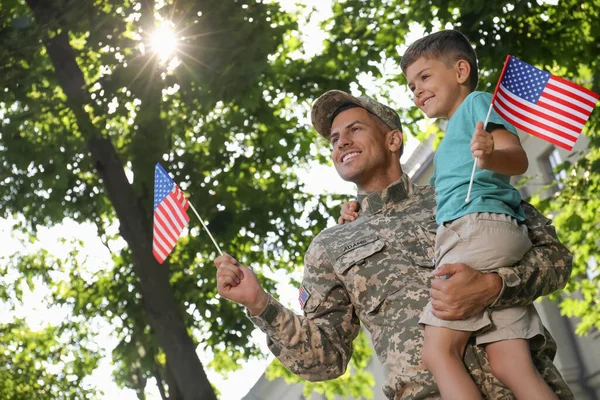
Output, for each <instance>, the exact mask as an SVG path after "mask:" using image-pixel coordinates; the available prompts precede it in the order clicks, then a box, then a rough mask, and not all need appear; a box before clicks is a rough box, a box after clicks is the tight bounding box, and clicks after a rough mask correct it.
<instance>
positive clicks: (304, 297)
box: [298, 285, 310, 308]
mask: <svg viewBox="0 0 600 400" xmlns="http://www.w3.org/2000/svg"><path fill="white" fill-rule="evenodd" d="M309 297H310V293H309V292H308V290H306V288H305V287H304V285H302V286H300V292H299V293H298V301H299V302H300V307H302V308H304V305H305V304H306V302H307V301H308V298H309Z"/></svg>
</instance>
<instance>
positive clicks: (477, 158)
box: [465, 102, 494, 203]
mask: <svg viewBox="0 0 600 400" xmlns="http://www.w3.org/2000/svg"><path fill="white" fill-rule="evenodd" d="M492 107H494V102H492V103H491V104H490V109H489V110H488V113H487V116H486V117H485V122H484V123H483V130H485V127H486V126H487V123H488V119H490V114H491V113H492ZM478 162H479V157H476V158H475V162H474V163H473V170H472V171H471V180H470V181H469V191H468V192H467V198H466V199H465V203H468V202H470V201H471V189H473V179H474V178H475V169H477V163H478Z"/></svg>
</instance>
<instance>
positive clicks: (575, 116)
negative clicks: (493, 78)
mask: <svg viewBox="0 0 600 400" xmlns="http://www.w3.org/2000/svg"><path fill="white" fill-rule="evenodd" d="M599 98H600V95H598V94H597V93H594V92H592V91H591V90H588V89H586V88H584V87H582V86H579V85H576V84H575V83H573V82H570V81H568V80H566V79H564V78H561V77H558V76H555V75H552V74H551V73H549V72H546V71H542V70H541V69H539V68H536V67H534V66H533V65H529V64H527V63H526V62H523V61H521V60H519V59H517V58H515V57H513V56H511V55H508V56H507V57H506V61H505V62H504V67H503V69H502V73H501V74H500V79H499V80H498V84H497V85H496V90H495V91H494V96H493V97H492V104H491V105H490V109H489V111H488V115H487V118H489V116H490V112H491V111H492V108H494V110H496V112H497V113H498V114H499V115H500V116H501V117H502V118H504V119H505V120H506V121H508V122H509V123H511V124H512V125H514V126H515V127H516V128H517V129H520V130H522V131H523V132H526V133H529V134H530V135H533V136H537V137H539V138H541V139H544V140H546V141H548V142H550V143H553V144H555V145H557V146H560V147H562V148H564V149H567V150H569V151H571V150H573V146H574V145H575V142H576V141H577V138H578V137H579V135H580V134H581V132H582V131H583V127H584V126H585V123H586V122H587V120H588V119H589V117H590V115H591V114H592V111H594V107H595V106H596V102H597V101H598V99H599ZM487 118H486V120H485V122H484V124H483V126H484V128H485V126H486V125H487ZM477 163H478V160H475V163H474V164H473V171H472V172H471V181H470V182H469V190H468V192H467V198H466V199H465V201H466V202H467V203H468V202H469V201H471V188H472V187H473V178H474V177H475V169H476V168H477Z"/></svg>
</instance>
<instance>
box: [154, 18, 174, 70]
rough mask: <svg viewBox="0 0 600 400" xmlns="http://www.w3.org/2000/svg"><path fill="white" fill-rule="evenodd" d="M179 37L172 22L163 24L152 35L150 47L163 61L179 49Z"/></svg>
mask: <svg viewBox="0 0 600 400" xmlns="http://www.w3.org/2000/svg"><path fill="white" fill-rule="evenodd" d="M177 41H178V39H177V37H176V36H175V32H174V31H173V26H172V24H171V23H170V22H163V23H162V25H161V26H160V27H159V28H158V29H157V30H156V31H154V33H152V35H151V36H150V49H151V50H152V51H153V52H155V53H156V54H157V55H158V56H159V57H160V58H161V60H162V61H167V60H169V59H170V58H171V57H173V55H174V54H175V52H176V51H177Z"/></svg>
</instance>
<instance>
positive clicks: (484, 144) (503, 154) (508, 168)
mask: <svg viewBox="0 0 600 400" xmlns="http://www.w3.org/2000/svg"><path fill="white" fill-rule="evenodd" d="M471 153H472V154H473V157H478V158H479V161H478V163H477V167H479V168H481V169H488V170H490V171H494V172H497V173H499V174H502V175H507V176H512V175H521V174H524V173H525V171H527V167H528V166H529V164H528V162H527V154H525V150H523V147H521V142H520V141H519V137H518V136H517V135H515V134H513V133H512V132H509V131H508V130H506V129H504V128H497V129H494V130H493V131H492V133H491V134H490V133H488V132H486V131H485V130H484V129H483V122H481V121H479V122H477V125H476V126H475V131H474V132H473V137H472V139H471Z"/></svg>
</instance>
